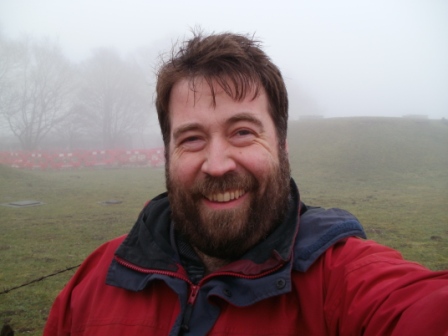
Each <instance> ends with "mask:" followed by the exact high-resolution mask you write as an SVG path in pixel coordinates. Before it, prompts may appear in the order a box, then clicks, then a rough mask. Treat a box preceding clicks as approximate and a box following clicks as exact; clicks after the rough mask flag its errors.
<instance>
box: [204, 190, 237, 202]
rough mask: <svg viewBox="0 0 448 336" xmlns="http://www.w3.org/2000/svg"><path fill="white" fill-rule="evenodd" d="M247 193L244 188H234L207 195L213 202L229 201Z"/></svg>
mask: <svg viewBox="0 0 448 336" xmlns="http://www.w3.org/2000/svg"><path fill="white" fill-rule="evenodd" d="M245 193H246V192H245V191H244V190H232V191H226V192H224V193H216V194H210V195H207V196H205V197H206V198H207V199H208V200H209V201H212V202H229V201H233V200H237V199H238V198H240V197H241V196H243V195H244V194H245Z"/></svg>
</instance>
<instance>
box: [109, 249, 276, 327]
mask: <svg viewBox="0 0 448 336" xmlns="http://www.w3.org/2000/svg"><path fill="white" fill-rule="evenodd" d="M115 260H116V261H117V262H118V263H119V264H120V265H122V266H125V267H127V268H129V269H132V270H134V271H137V272H141V273H144V274H151V273H153V274H160V275H166V276H171V277H175V278H178V279H181V280H184V281H185V282H187V283H188V285H189V287H190V294H189V296H188V300H187V305H186V307H185V311H184V314H183V317H182V323H181V331H180V335H182V334H183V333H185V332H188V331H189V329H190V326H189V325H190V319H191V316H192V312H193V306H194V303H195V302H196V298H197V297H198V293H199V290H200V289H201V286H202V284H204V282H206V281H207V280H209V279H211V278H214V277H217V276H233V277H237V278H242V279H248V280H250V279H257V278H260V277H263V276H265V275H268V274H271V273H274V272H275V271H277V270H279V269H280V268H282V267H283V266H284V265H285V263H284V262H283V263H280V264H279V265H277V266H276V267H274V268H271V269H270V270H267V271H265V272H262V273H259V274H257V275H243V274H240V273H236V272H228V271H226V272H217V273H212V274H209V275H207V276H205V277H204V278H202V279H201V280H200V281H199V282H198V284H197V285H195V284H194V283H193V282H191V280H190V279H189V278H188V277H187V276H183V275H181V274H179V273H176V272H170V271H161V270H155V269H148V268H143V267H139V266H136V265H134V264H131V263H129V262H127V261H126V260H123V259H121V258H120V257H117V256H115Z"/></svg>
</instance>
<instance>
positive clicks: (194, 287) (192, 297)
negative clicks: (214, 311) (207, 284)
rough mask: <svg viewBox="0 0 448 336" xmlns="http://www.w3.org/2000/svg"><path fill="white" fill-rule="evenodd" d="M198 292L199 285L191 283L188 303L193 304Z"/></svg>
mask: <svg viewBox="0 0 448 336" xmlns="http://www.w3.org/2000/svg"><path fill="white" fill-rule="evenodd" d="M198 292H199V286H198V285H191V286H190V296H189V297H188V304H189V305H193V304H194V302H195V301H196V297H197V296H198Z"/></svg>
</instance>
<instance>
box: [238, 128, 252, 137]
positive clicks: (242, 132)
mask: <svg viewBox="0 0 448 336" xmlns="http://www.w3.org/2000/svg"><path fill="white" fill-rule="evenodd" d="M236 134H237V135H238V136H246V135H251V134H253V133H252V132H251V131H250V130H248V129H240V130H238V131H237V132H236Z"/></svg>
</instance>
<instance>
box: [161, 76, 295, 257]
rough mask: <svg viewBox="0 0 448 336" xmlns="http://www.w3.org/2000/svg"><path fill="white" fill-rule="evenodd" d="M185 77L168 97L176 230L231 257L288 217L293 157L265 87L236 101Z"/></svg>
mask: <svg viewBox="0 0 448 336" xmlns="http://www.w3.org/2000/svg"><path fill="white" fill-rule="evenodd" d="M215 99H216V106H214V105H213V100H212V95H211V91H210V88H209V86H208V84H207V83H205V81H197V82H196V86H195V92H193V91H192V90H191V88H190V87H189V83H188V81H186V80H183V81H180V82H178V83H177V84H176V85H175V86H174V87H173V90H172V93H171V98H170V122H171V134H170V145H169V155H168V159H169V162H168V166H167V168H166V173H167V188H168V195H169V198H170V204H171V208H172V217H173V220H174V223H175V228H176V230H177V231H178V232H180V233H181V234H183V235H184V236H185V237H186V238H187V239H188V240H189V242H190V243H191V244H192V245H193V246H194V247H195V248H197V249H198V250H200V251H201V252H203V253H205V254H206V255H208V256H211V257H216V258H220V259H226V260H232V259H236V258H238V257H240V256H241V255H242V254H243V253H244V252H246V251H247V250H248V249H249V248H251V247H252V246H253V245H255V244H256V243H258V242H259V241H261V240H262V239H263V238H265V237H266V236H268V235H269V233H270V232H271V231H272V230H273V229H274V228H275V227H276V226H277V225H278V224H279V222H280V221H281V220H282V219H283V216H284V213H285V211H286V208H287V204H288V195H289V178H290V177H289V176H290V174H289V162H288V159H287V154H286V151H285V150H284V149H280V148H279V146H278V141H277V136H276V131H275V126H274V123H273V121H272V119H271V117H270V115H269V111H268V101H267V97H266V94H265V92H264V90H263V89H261V90H260V94H259V95H258V96H257V97H255V99H253V94H249V95H248V96H247V97H246V98H245V99H244V100H243V101H234V100H233V99H232V98H231V97H229V96H228V95H227V94H226V93H225V92H223V91H222V89H221V88H220V87H219V86H217V85H216V86H215Z"/></svg>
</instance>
